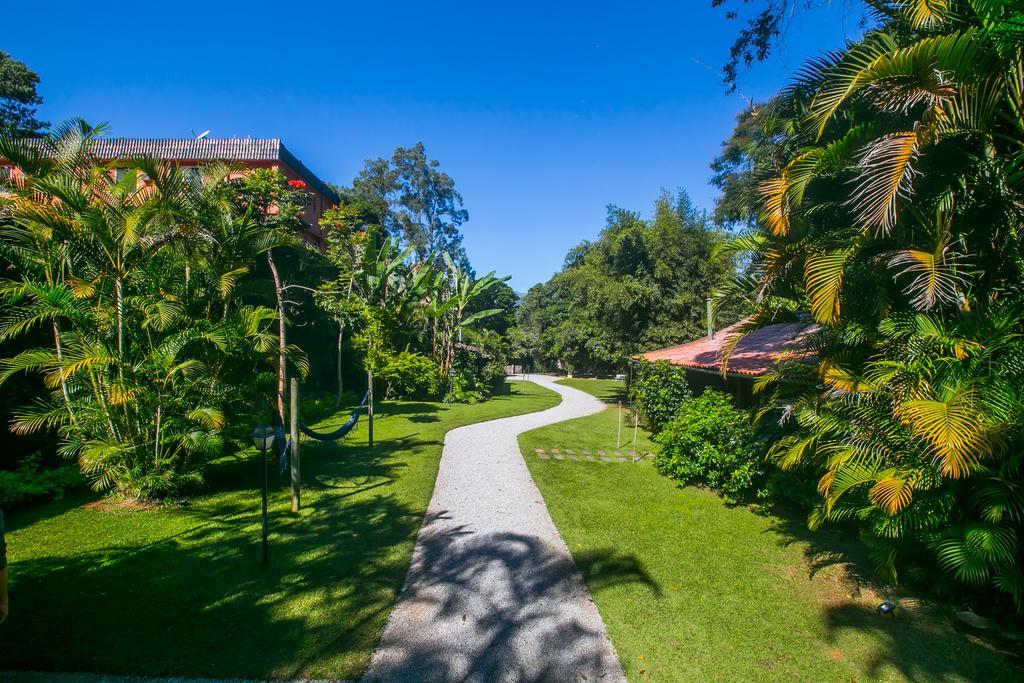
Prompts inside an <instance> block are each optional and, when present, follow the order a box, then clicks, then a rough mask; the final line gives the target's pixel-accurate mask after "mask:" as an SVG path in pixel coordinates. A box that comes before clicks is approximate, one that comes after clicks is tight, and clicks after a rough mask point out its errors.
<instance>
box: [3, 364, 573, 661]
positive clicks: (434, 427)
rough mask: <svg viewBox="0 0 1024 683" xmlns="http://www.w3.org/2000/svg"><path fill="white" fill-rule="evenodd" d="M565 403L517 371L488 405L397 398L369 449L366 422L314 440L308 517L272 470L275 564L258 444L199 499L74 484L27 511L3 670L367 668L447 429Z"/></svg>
mask: <svg viewBox="0 0 1024 683" xmlns="http://www.w3.org/2000/svg"><path fill="white" fill-rule="evenodd" d="M558 400H559V399H558V396H557V395H556V394H555V393H553V392H550V391H548V390H546V389H542V388H541V387H538V386H537V385H535V384H532V383H527V382H514V383H512V384H511V386H510V391H509V392H507V393H506V394H505V395H499V396H496V397H495V398H493V399H491V400H489V401H487V402H485V403H481V404H477V405H444V404H438V403H425V402H397V401H396V402H387V403H383V404H381V405H380V406H378V407H377V411H376V419H375V422H374V436H375V442H376V444H375V446H374V448H372V449H369V448H367V445H366V423H365V420H360V423H359V426H358V427H356V429H355V430H354V431H353V432H352V433H350V434H349V436H348V437H347V438H346V439H344V440H342V441H339V442H333V443H327V444H320V443H313V442H304V443H303V444H302V472H303V479H304V491H303V510H302V511H301V513H300V514H299V515H298V516H293V515H292V514H291V512H290V497H289V489H288V488H287V481H286V479H285V478H279V477H277V476H276V475H272V476H273V480H272V486H273V489H272V491H271V504H270V530H271V536H270V564H269V566H267V567H263V566H261V564H260V548H261V546H260V516H259V509H260V504H259V500H260V496H259V489H260V486H261V482H262V470H261V469H260V467H259V464H258V460H257V459H256V457H255V455H254V454H253V453H252V452H250V453H247V454H244V455H245V456H246V457H244V458H240V459H237V460H236V459H229V460H227V461H222V462H220V463H218V464H217V465H215V466H214V467H213V468H212V471H211V472H210V473H209V478H208V479H209V482H210V492H209V493H207V494H205V495H202V496H198V497H196V498H194V499H193V500H192V501H191V503H190V504H189V505H188V506H187V507H183V508H158V509H152V510H118V509H105V507H104V506H101V505H95V504H94V503H95V501H96V498H95V497H94V496H77V497H74V498H68V499H65V500H63V501H59V502H55V503H51V504H46V505H41V506H37V507H34V508H30V509H27V510H24V511H21V512H17V513H15V514H12V515H11V516H10V517H9V518H8V529H9V534H8V543H9V559H10V569H11V580H12V583H11V615H10V618H9V619H8V621H7V623H5V624H4V625H3V626H0V653H2V657H0V669H34V670H39V671H81V672H103V673H112V674H135V675H149V676H157V675H178V676H207V677H232V678H235V677H240V678H249V677H252V678H307V677H309V678H357V677H358V676H359V675H360V674H361V673H362V672H363V670H364V669H365V668H366V666H367V665H368V663H369V659H370V656H371V654H372V651H373V648H374V646H375V645H376V643H377V640H378V639H379V637H380V634H381V632H382V631H383V628H384V625H385V623H386V620H387V617H388V614H389V612H390V610H391V607H392V605H393V603H394V600H395V597H396V595H397V594H398V592H399V590H400V589H401V586H402V582H403V580H404V577H405V573H406V570H407V569H408V565H409V560H410V557H411V554H412V548H413V542H414V539H415V534H416V531H417V529H418V528H419V526H420V523H421V521H422V518H423V514H424V512H425V511H426V507H427V504H428V502H429V499H430V495H431V492H432V491H433V486H434V480H435V477H436V474H437V467H438V463H439V460H440V454H441V448H442V445H443V438H444V434H445V433H446V432H447V431H448V430H449V429H452V428H453V427H457V426H460V425H464V424H469V423H472V422H479V421H482V420H489V419H493V418H497V417H503V416H506V415H515V414H522V413H527V412H533V411H536V410H542V409H545V408H548V407H551V406H553V405H555V404H557V403H558ZM347 417H348V412H347V411H341V412H339V413H337V414H335V415H334V416H333V417H331V418H329V419H327V420H325V421H323V422H321V423H320V425H319V428H321V429H324V430H326V429H328V428H331V427H334V426H337V425H338V424H340V422H342V421H344V420H345V419H347Z"/></svg>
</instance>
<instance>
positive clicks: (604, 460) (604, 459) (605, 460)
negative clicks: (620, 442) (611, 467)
mask: <svg viewBox="0 0 1024 683" xmlns="http://www.w3.org/2000/svg"><path fill="white" fill-rule="evenodd" d="M611 461H612V459H611V458H609V457H608V456H607V455H606V456H604V457H603V458H601V462H611Z"/></svg>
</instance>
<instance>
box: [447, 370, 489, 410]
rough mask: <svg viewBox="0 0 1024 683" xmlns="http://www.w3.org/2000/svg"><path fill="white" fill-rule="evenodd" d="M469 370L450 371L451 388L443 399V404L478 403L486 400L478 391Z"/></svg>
mask: <svg viewBox="0 0 1024 683" xmlns="http://www.w3.org/2000/svg"><path fill="white" fill-rule="evenodd" d="M478 379H479V378H478V377H476V375H475V373H474V372H473V370H472V369H471V368H456V369H454V370H452V378H451V387H450V389H449V391H448V393H447V394H446V395H445V397H444V402H445V403H479V402H480V401H483V400H484V399H485V398H487V394H486V393H485V392H484V391H483V390H481V389H480V387H479V384H478V381H477V380H478Z"/></svg>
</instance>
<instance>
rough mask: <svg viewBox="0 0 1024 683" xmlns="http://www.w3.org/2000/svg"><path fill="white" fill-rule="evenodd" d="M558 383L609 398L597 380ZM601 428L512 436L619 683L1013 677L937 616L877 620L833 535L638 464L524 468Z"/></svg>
mask: <svg viewBox="0 0 1024 683" xmlns="http://www.w3.org/2000/svg"><path fill="white" fill-rule="evenodd" d="M566 384H571V385H572V386H575V387H577V388H582V389H584V390H588V391H590V392H591V393H593V394H595V395H597V396H599V397H602V398H605V400H608V399H609V398H612V400H614V398H615V396H616V394H615V387H612V386H609V383H608V382H606V381H594V380H573V381H567V382H566ZM615 429H616V422H615V408H614V407H612V408H609V409H608V410H606V411H605V412H604V413H599V414H597V415H594V416H591V417H586V418H581V419H579V420H574V421H571V422H567V423H562V424H559V425H552V426H550V427H545V428H542V429H538V430H535V431H533V432H529V433H527V434H524V435H523V436H522V437H520V444H521V446H522V451H523V454H524V456H525V457H526V460H527V462H528V463H529V467H530V471H531V473H532V474H533V478H534V480H535V481H536V482H537V485H538V486H539V487H540V490H541V492H542V493H543V495H544V499H545V501H546V502H547V505H548V509H549V510H550V511H551V515H552V517H553V518H554V521H555V523H556V525H557V526H558V528H559V530H560V531H561V533H562V536H563V537H564V538H565V540H566V542H567V543H568V545H569V548H570V549H571V550H572V552H573V554H574V556H575V557H576V558H577V564H579V565H580V568H581V571H582V572H583V573H584V577H585V579H586V581H587V584H588V586H589V587H590V589H591V592H592V593H593V596H594V599H595V600H596V602H597V605H598V608H599V609H600V611H601V615H602V617H603V618H604V621H605V624H606V625H607V628H608V631H609V634H610V636H611V639H612V641H613V642H614V644H615V646H616V648H617V650H618V652H619V655H620V657H621V659H622V663H623V665H624V666H625V668H626V672H627V675H628V676H629V678H630V679H631V680H658V681H676V680H678V681H693V680H725V681H737V680H758V681H760V680H794V679H801V680H812V681H851V680H874V679H884V680H902V679H910V680H929V681H932V680H1011V679H1013V677H1014V675H1015V674H1014V671H1015V670H1014V669H1012V668H1010V666H1009V665H1008V664H1007V663H1006V662H1005V661H1004V660H1003V659H1002V658H1001V657H999V656H998V655H996V654H993V653H992V652H990V651H989V650H987V649H985V648H984V647H983V646H981V645H977V644H972V643H971V642H968V640H966V639H964V638H963V637H961V636H959V635H958V634H956V633H955V632H954V631H953V630H952V628H951V627H950V626H949V620H948V619H947V618H946V617H945V615H943V614H935V613H932V612H930V611H928V610H923V609H922V610H920V611H916V612H915V611H911V610H908V609H903V610H900V615H899V618H897V619H893V620H885V619H882V618H880V617H879V616H877V615H876V614H875V613H874V607H875V605H877V603H878V601H880V599H881V598H880V596H878V595H877V594H874V593H873V592H872V591H870V590H869V589H866V588H864V589H862V590H863V592H862V593H860V594H859V595H858V594H857V593H856V589H855V588H854V586H853V585H852V584H851V583H850V582H849V581H848V575H847V573H846V572H847V570H846V568H845V566H843V565H840V564H839V559H838V555H836V554H835V552H834V551H835V550H837V549H838V548H839V545H841V544H842V543H843V539H841V538H840V537H838V536H832V535H829V534H820V535H815V536H813V537H812V536H810V535H808V534H807V533H806V532H805V531H804V530H803V528H802V525H801V524H800V523H799V522H793V523H789V522H786V521H785V520H779V519H773V518H770V517H765V516H759V515H756V514H754V513H752V512H750V511H749V510H747V509H743V508H728V507H726V506H724V505H723V504H722V502H721V500H720V499H719V498H718V497H717V496H715V495H714V494H711V493H708V492H705V491H700V490H697V489H693V488H687V489H679V488H677V487H676V486H675V485H673V483H672V482H671V481H670V480H668V479H666V478H665V477H662V476H660V475H658V474H657V472H656V471H655V470H654V468H653V467H652V466H651V464H650V463H649V462H642V463H639V464H612V465H602V464H598V463H576V462H569V461H561V462H558V461H548V460H540V459H538V458H536V457H535V456H534V455H533V451H534V448H551V447H559V448H562V449H564V448H566V447H569V448H574V449H576V450H577V451H578V450H579V449H582V448H587V449H589V450H591V451H594V450H597V449H603V450H607V449H608V448H609V447H614V446H615ZM644 448H645V446H644V445H643V444H640V445H638V450H640V452H643V449H644ZM812 542H813V543H814V544H815V545H811V543H812ZM809 560H813V561H809ZM1017 673H1018V674H1019V672H1017Z"/></svg>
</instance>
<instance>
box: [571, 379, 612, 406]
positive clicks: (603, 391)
mask: <svg viewBox="0 0 1024 683" xmlns="http://www.w3.org/2000/svg"><path fill="white" fill-rule="evenodd" d="M558 383H559V384H564V385H565V386H567V387H572V388H573V389H580V390H582V391H585V392H587V393H588V394H593V395H594V396H597V397H598V398H599V399H601V400H602V401H604V402H605V403H615V402H616V401H622V405H623V406H625V405H626V403H627V399H626V383H625V382H620V381H619V380H615V379H560V380H558Z"/></svg>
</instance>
